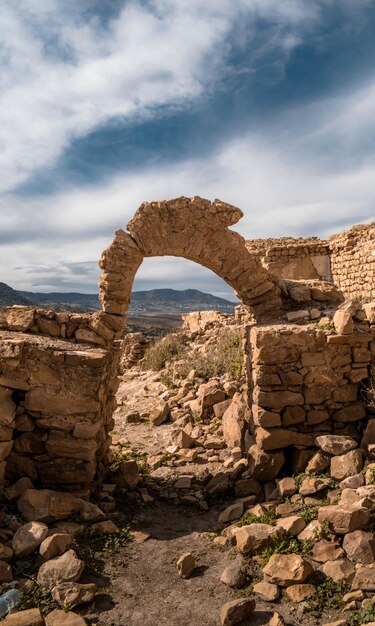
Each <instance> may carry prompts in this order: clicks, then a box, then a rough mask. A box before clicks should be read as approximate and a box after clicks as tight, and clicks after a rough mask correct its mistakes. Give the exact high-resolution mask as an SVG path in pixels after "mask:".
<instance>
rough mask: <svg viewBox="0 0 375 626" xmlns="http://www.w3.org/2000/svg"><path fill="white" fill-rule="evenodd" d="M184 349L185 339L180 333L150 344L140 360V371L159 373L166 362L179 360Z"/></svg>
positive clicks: (166, 336)
mask: <svg viewBox="0 0 375 626" xmlns="http://www.w3.org/2000/svg"><path fill="white" fill-rule="evenodd" d="M184 348H185V349H186V337H185V335H183V334H182V333H171V334H169V335H165V337H163V338H162V339H159V340H157V341H155V343H152V344H151V345H150V347H149V348H148V349H147V351H146V354H145V356H144V358H143V359H142V369H144V370H154V371H155V372H159V371H160V370H162V369H164V367H165V365H166V363H167V362H169V361H172V360H175V359H178V358H181V356H182V355H183V351H184Z"/></svg>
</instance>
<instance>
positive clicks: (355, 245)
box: [329, 224, 375, 300]
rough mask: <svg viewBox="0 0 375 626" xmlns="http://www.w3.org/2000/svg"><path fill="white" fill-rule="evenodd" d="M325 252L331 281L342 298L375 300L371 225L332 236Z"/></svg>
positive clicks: (374, 235)
mask: <svg viewBox="0 0 375 626" xmlns="http://www.w3.org/2000/svg"><path fill="white" fill-rule="evenodd" d="M329 249H330V256H331V268H332V276H333V280H334V282H335V283H336V285H337V286H338V287H339V288H340V289H341V290H342V291H343V293H344V295H345V296H346V297H347V298H363V299H369V300H373V299H375V224H370V225H368V224H363V225H359V226H354V227H353V228H351V229H350V230H347V231H345V232H344V233H341V234H339V235H334V236H333V237H331V239H330V240H329Z"/></svg>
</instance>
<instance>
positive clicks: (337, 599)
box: [307, 572, 349, 619]
mask: <svg viewBox="0 0 375 626" xmlns="http://www.w3.org/2000/svg"><path fill="white" fill-rule="evenodd" d="M311 582H312V583H313V584H315V586H316V595H315V596H313V597H312V598H311V599H310V600H309V601H308V602H307V611H308V613H310V615H312V616H313V617H315V618H316V619H319V618H320V617H321V616H322V615H323V613H324V612H325V611H337V610H339V609H340V608H341V606H342V598H343V596H344V595H345V594H346V593H347V592H348V591H349V586H348V585H347V584H346V582H345V581H343V580H341V581H339V582H334V581H333V580H332V578H329V577H328V576H325V575H324V574H323V573H322V572H315V574H314V578H313V580H311Z"/></svg>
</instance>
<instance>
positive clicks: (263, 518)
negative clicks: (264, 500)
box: [237, 509, 278, 526]
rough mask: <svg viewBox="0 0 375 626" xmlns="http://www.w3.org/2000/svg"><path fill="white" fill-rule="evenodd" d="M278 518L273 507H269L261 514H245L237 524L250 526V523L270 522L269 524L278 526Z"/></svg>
mask: <svg viewBox="0 0 375 626" xmlns="http://www.w3.org/2000/svg"><path fill="white" fill-rule="evenodd" d="M277 519H278V515H277V514H276V512H275V511H274V510H273V509H269V510H268V511H265V512H264V513H262V514H261V515H255V514H254V513H249V515H245V516H244V517H242V518H241V519H240V520H239V522H237V526H248V525H249V524H269V526H276V520H277Z"/></svg>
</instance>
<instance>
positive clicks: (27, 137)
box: [0, 0, 318, 191]
mask: <svg viewBox="0 0 375 626" xmlns="http://www.w3.org/2000/svg"><path fill="white" fill-rule="evenodd" d="M80 6H81V7H82V5H80V3H79V2H78V3H73V2H59V1H58V0H49V1H48V2H47V0H17V1H15V0H4V1H3V3H2V6H1V10H0V28H1V32H2V44H1V47H0V61H1V66H2V71H1V75H0V94H1V95H0V148H1V149H0V168H1V179H0V180H1V182H0V191H1V190H7V189H8V190H9V189H10V188H12V187H14V186H15V185H17V184H19V183H21V182H22V181H24V180H26V179H27V178H28V177H29V176H31V175H32V174H33V173H34V172H35V171H36V170H38V169H40V168H43V167H48V166H51V165H53V164H54V163H55V162H56V160H57V159H58V157H59V156H60V155H61V153H62V151H63V150H64V148H66V147H67V146H68V145H69V143H70V141H71V140H72V138H74V137H79V136H82V135H84V134H85V133H88V132H90V131H91V130H93V129H95V128H96V127H98V126H100V125H101V124H104V123H106V122H108V121H109V120H110V119H112V118H114V117H121V118H123V119H124V120H130V119H132V118H133V117H134V116H148V115H152V114H154V109H155V108H158V107H163V106H182V107H187V106H189V103H191V102H193V101H194V100H196V99H197V98H199V97H201V96H202V95H204V94H205V93H207V91H209V90H210V89H211V88H212V86H213V85H214V84H215V82H216V81H217V80H218V79H219V68H220V69H221V71H223V67H222V66H223V65H224V59H225V57H226V54H227V52H228V42H227V37H228V33H229V32H230V31H231V29H232V28H233V26H234V25H237V27H238V28H239V30H240V27H241V17H242V16H245V17H246V18H247V20H248V19H249V16H253V19H255V17H257V16H260V17H262V18H264V19H269V20H271V21H272V24H271V30H270V33H268V34H267V37H266V38H265V39H263V40H262V42H261V43H260V44H259V45H258V49H257V50H254V64H256V60H257V58H259V57H260V56H262V54H266V53H267V51H268V50H269V49H270V48H274V49H277V50H279V57H280V60H279V61H278V65H280V67H281V71H282V66H283V62H285V59H286V58H287V56H288V54H289V52H290V50H291V49H292V48H293V47H294V46H295V45H296V44H297V43H298V42H299V33H298V32H297V31H298V29H300V28H307V26H308V25H309V24H310V23H311V22H313V21H314V20H315V19H317V15H318V11H317V8H316V7H313V6H312V5H311V3H310V2H308V1H307V0H283V2H282V3H280V2H279V0H240V1H239V2H236V3H233V2H232V1H231V0H206V2H205V3H202V2H201V1H200V0H190V1H189V3H181V2H180V1H179V0H157V1H156V2H154V3H151V5H147V6H146V5H144V4H142V3H140V2H138V1H136V0H134V1H133V2H128V3H126V4H125V6H124V8H123V10H122V11H121V12H120V15H119V16H118V17H117V18H114V19H113V20H112V21H110V23H109V25H108V27H106V28H104V27H103V25H101V24H100V22H99V21H98V19H95V18H90V19H89V18H87V16H86V18H83V17H82V16H84V15H85V13H82V10H81V12H80V10H79V7H80ZM247 23H248V22H247ZM251 37H252V32H251V29H250V25H249V29H248V31H247V32H246V36H245V38H246V39H247V41H248V40H249V38H251ZM279 69H280V68H279ZM278 71H279V70H278Z"/></svg>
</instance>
